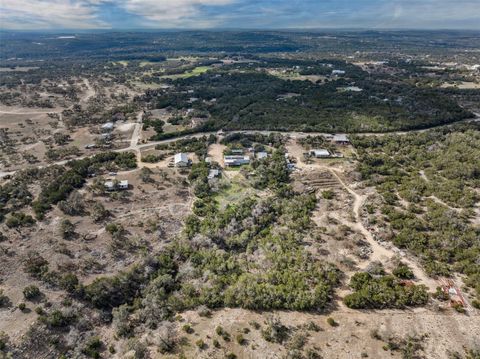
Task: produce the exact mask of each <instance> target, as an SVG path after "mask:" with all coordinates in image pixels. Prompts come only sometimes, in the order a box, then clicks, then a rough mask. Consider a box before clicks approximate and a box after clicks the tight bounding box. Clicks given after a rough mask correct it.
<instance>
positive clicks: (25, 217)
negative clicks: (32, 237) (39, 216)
mask: <svg viewBox="0 0 480 359" xmlns="http://www.w3.org/2000/svg"><path fill="white" fill-rule="evenodd" d="M5 224H6V225H7V227H8V228H18V227H30V226H32V225H33V224H35V219H33V217H32V216H30V215H29V214H25V213H23V212H12V213H10V216H8V217H7V220H6V221H5Z"/></svg>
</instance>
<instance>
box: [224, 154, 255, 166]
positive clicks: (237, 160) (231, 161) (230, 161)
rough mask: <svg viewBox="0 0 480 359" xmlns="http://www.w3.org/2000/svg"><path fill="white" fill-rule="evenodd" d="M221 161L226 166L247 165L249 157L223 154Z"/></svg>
mask: <svg viewBox="0 0 480 359" xmlns="http://www.w3.org/2000/svg"><path fill="white" fill-rule="evenodd" d="M223 162H224V164H225V166H227V167H233V166H242V165H248V164H249V163H250V157H249V156H225V157H224V158H223Z"/></svg>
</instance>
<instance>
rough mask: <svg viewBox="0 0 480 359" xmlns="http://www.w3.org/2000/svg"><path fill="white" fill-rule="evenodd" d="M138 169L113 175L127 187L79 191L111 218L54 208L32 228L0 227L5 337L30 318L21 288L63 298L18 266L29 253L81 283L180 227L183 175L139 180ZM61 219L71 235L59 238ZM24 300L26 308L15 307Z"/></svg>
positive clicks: (184, 208) (164, 173) (156, 173)
mask: <svg viewBox="0 0 480 359" xmlns="http://www.w3.org/2000/svg"><path fill="white" fill-rule="evenodd" d="M139 173H140V170H135V171H128V172H120V173H118V175H117V176H116V178H117V179H119V180H123V179H127V180H128V181H129V183H130V185H131V189H130V190H128V191H125V192H119V193H116V194H112V195H96V194H94V193H92V192H91V191H89V190H88V188H89V186H91V185H92V184H93V181H94V179H91V180H89V184H88V186H87V187H85V188H84V189H82V190H81V191H80V193H81V194H82V197H83V198H84V201H85V202H86V203H87V204H90V205H91V204H93V203H94V202H98V203H102V204H103V205H104V207H105V208H106V209H107V210H108V211H109V212H110V213H111V216H110V217H109V218H108V219H107V220H106V221H102V222H94V221H93V219H92V218H91V217H90V216H89V215H88V212H90V211H91V208H90V205H88V206H87V215H86V216H68V215H65V214H64V213H63V212H61V211H60V210H59V209H55V210H54V211H52V212H50V213H49V214H48V216H47V218H46V219H45V220H44V221H42V222H39V223H38V224H37V225H36V226H35V227H33V228H32V229H28V228H24V229H20V230H12V229H8V228H7V227H6V226H5V225H2V226H1V227H0V230H1V231H2V232H3V233H5V235H7V237H8V240H7V241H6V242H3V243H2V249H3V250H4V251H6V252H2V253H1V254H0V256H1V260H0V283H1V288H2V289H3V290H4V293H5V295H7V296H8V297H9V298H10V300H11V305H10V306H9V307H8V308H6V309H0V332H2V331H4V332H6V333H7V334H8V335H9V336H10V337H11V339H20V334H21V333H24V332H25V331H26V330H27V329H28V327H29V325H30V323H31V322H32V321H33V320H35V318H36V317H37V314H36V313H35V312H34V309H35V307H36V303H32V302H28V301H25V299H24V298H23V294H22V290H23V288H24V287H26V286H27V285H30V284H35V285H37V286H38V287H39V288H40V290H41V291H42V293H44V294H45V296H46V297H47V298H48V300H49V301H51V302H52V303H58V302H60V301H61V300H62V299H64V298H65V294H64V293H63V292H62V291H56V290H53V289H51V288H49V287H48V285H46V284H45V283H44V282H41V281H38V280H35V279H33V278H31V277H30V276H29V275H28V274H26V273H25V272H24V270H23V265H24V260H25V258H26V256H27V253H28V252H30V251H35V252H38V253H39V254H40V255H41V256H43V257H44V258H46V259H47V260H48V261H49V267H50V270H58V271H60V272H63V271H65V270H67V271H73V272H74V273H76V274H77V275H78V277H79V278H80V279H81V281H83V282H85V283H90V282H91V281H93V280H94V279H95V278H97V277H98V276H103V275H109V274H115V273H118V272H119V271H121V270H124V269H126V268H127V267H128V266H129V265H131V264H132V263H134V262H136V261H137V260H138V259H139V258H141V257H142V255H143V254H142V253H143V252H144V251H145V250H148V251H159V250H160V249H161V248H162V246H163V245H165V244H166V243H168V242H169V241H170V239H171V238H172V236H174V235H175V234H176V233H178V231H180V230H181V228H182V225H183V220H184V218H185V216H186V215H187V214H189V213H190V210H191V208H190V207H191V202H192V196H191V194H190V191H189V189H188V187H186V186H185V185H183V184H182V183H183V181H182V179H183V178H184V177H183V176H180V175H179V174H178V173H177V171H176V170H173V169H163V170H153V173H152V175H151V181H149V182H146V183H145V182H143V181H142V180H141V179H140V177H139ZM63 218H68V219H69V220H70V221H71V222H72V223H74V224H75V232H76V235H75V236H74V238H72V239H70V240H64V239H62V238H61V236H60V235H59V225H60V222H61V220H62V219H63ZM106 223H116V224H118V225H121V226H123V228H124V229H125V236H122V238H120V239H118V240H116V239H114V238H112V236H111V235H110V234H109V233H107V232H106V231H105V224H106ZM23 301H25V302H26V304H27V308H28V309H27V311H24V312H22V311H20V310H19V309H17V308H16V305H18V303H20V302H23Z"/></svg>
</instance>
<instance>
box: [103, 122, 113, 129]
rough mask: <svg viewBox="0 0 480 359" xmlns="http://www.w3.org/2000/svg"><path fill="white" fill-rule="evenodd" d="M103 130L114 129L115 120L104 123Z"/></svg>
mask: <svg viewBox="0 0 480 359" xmlns="http://www.w3.org/2000/svg"><path fill="white" fill-rule="evenodd" d="M100 128H101V129H102V131H112V130H113V122H107V123H104V124H103V125H102V126H101V127H100Z"/></svg>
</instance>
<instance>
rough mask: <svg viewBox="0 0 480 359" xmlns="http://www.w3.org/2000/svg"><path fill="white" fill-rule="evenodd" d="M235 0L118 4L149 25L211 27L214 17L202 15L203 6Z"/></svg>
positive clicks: (152, 0) (136, 0)
mask: <svg viewBox="0 0 480 359" xmlns="http://www.w3.org/2000/svg"><path fill="white" fill-rule="evenodd" d="M234 1H235V0H120V1H118V3H117V5H118V6H121V7H123V8H124V9H125V10H127V11H128V12H130V13H133V14H136V15H140V16H142V17H143V18H145V19H147V20H148V21H149V23H147V24H145V25H147V26H156V27H175V26H180V27H190V26H198V27H209V26H212V25H214V24H215V20H214V19H206V18H202V17H200V15H201V8H202V6H222V5H229V4H232V3H233V2H234Z"/></svg>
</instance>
